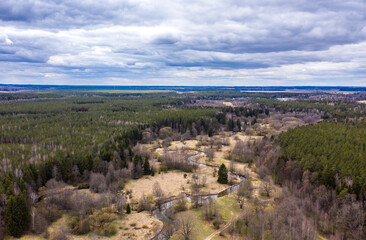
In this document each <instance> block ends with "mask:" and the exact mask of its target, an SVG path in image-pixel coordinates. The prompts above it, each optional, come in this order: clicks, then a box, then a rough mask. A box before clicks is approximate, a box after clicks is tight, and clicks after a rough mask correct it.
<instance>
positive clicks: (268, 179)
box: [262, 176, 273, 197]
mask: <svg viewBox="0 0 366 240" xmlns="http://www.w3.org/2000/svg"><path fill="white" fill-rule="evenodd" d="M262 189H263V191H264V192H265V194H266V196H267V197H270V194H271V192H272V190H273V189H272V185H271V177H269V176H267V177H265V178H264V181H263V182H262Z"/></svg>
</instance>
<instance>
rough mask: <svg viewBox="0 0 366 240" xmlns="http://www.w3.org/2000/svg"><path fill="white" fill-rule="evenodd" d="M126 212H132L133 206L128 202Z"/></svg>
mask: <svg viewBox="0 0 366 240" xmlns="http://www.w3.org/2000/svg"><path fill="white" fill-rule="evenodd" d="M126 213H127V214H130V213H131V206H130V204H129V203H127V206H126Z"/></svg>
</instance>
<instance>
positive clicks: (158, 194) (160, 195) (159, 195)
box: [153, 182, 165, 208]
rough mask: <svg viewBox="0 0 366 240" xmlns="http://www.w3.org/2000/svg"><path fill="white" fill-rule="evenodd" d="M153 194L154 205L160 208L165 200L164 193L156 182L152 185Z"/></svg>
mask: <svg viewBox="0 0 366 240" xmlns="http://www.w3.org/2000/svg"><path fill="white" fill-rule="evenodd" d="M153 194H154V196H155V202H156V205H157V206H158V207H159V208H160V206H161V204H162V203H163V202H164V200H165V193H164V191H163V190H162V189H161V187H160V185H159V183H158V182H156V183H154V185H153Z"/></svg>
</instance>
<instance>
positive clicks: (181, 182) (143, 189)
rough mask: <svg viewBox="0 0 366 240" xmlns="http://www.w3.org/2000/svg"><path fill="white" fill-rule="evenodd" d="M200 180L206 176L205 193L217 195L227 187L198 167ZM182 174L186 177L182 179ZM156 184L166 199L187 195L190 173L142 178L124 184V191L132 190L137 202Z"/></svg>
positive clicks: (189, 189) (209, 170)
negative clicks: (183, 193)
mask: <svg viewBox="0 0 366 240" xmlns="http://www.w3.org/2000/svg"><path fill="white" fill-rule="evenodd" d="M196 173H197V174H198V175H199V176H200V177H201V178H202V177H203V176H206V186H205V187H203V188H201V191H202V192H205V193H217V192H220V191H222V190H224V189H225V188H227V187H229V186H228V185H226V184H219V183H218V182H217V177H213V170H212V169H211V168H209V167H200V168H199V169H198V170H197V172H196ZM184 174H187V177H186V178H184ZM155 183H158V184H159V185H160V187H161V189H162V190H163V191H164V193H165V195H166V197H176V196H178V195H179V194H180V193H181V192H185V193H187V194H189V193H190V192H191V185H192V173H184V172H181V171H169V172H167V173H160V174H155V176H154V177H152V176H144V177H142V178H140V179H137V180H131V181H129V182H128V183H127V184H126V187H125V189H126V190H129V189H132V198H133V199H135V200H139V199H140V198H141V196H142V195H143V194H145V195H150V194H153V186H154V184H155Z"/></svg>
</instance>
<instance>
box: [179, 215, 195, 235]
mask: <svg viewBox="0 0 366 240" xmlns="http://www.w3.org/2000/svg"><path fill="white" fill-rule="evenodd" d="M177 223H178V225H179V234H180V235H181V236H182V237H183V238H184V239H185V240H189V239H193V232H194V230H195V222H194V217H193V215H192V214H191V213H189V212H187V213H182V214H181V215H180V216H179V217H178V220H177Z"/></svg>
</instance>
